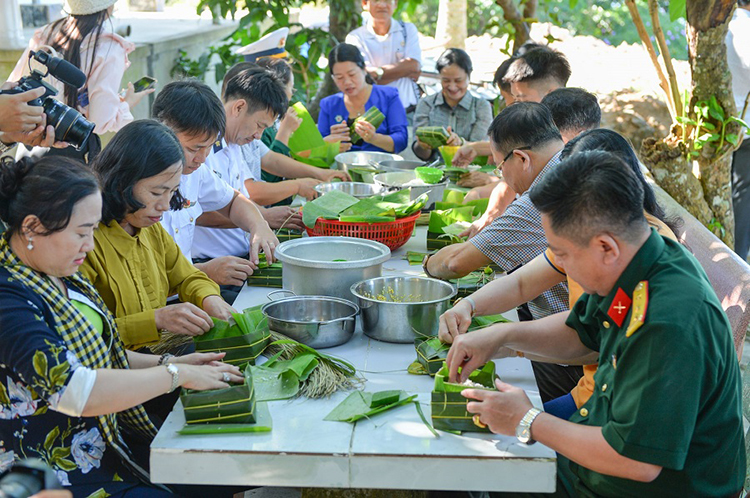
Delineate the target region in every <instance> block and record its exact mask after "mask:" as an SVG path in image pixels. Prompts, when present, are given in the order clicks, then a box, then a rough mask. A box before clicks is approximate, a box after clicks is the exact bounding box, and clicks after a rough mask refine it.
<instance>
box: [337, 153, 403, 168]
mask: <svg viewBox="0 0 750 498" xmlns="http://www.w3.org/2000/svg"><path fill="white" fill-rule="evenodd" d="M335 160H336V168H337V169H340V170H343V171H346V172H347V173H348V172H349V167H355V168H362V167H367V168H372V167H376V166H377V163H379V162H380V161H389V160H395V161H403V160H404V158H403V157H401V156H399V155H398V154H389V153H387V152H369V151H356V152H342V153H340V154H338V155H336V158H335Z"/></svg>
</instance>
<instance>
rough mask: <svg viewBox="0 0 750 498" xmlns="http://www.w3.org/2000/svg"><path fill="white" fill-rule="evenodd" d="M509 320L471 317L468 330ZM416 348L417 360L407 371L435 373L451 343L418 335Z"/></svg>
mask: <svg viewBox="0 0 750 498" xmlns="http://www.w3.org/2000/svg"><path fill="white" fill-rule="evenodd" d="M507 321H508V319H507V318H505V317H504V316H503V315H487V316H475V317H474V318H472V319H471V325H469V330H468V331H469V332H472V331H474V330H479V329H483V328H485V327H489V326H490V325H493V324H495V323H505V322H507ZM414 348H415V349H416V351H417V360H416V361H415V362H413V363H412V364H411V365H409V367H408V368H407V371H408V372H409V373H410V374H414V375H435V374H436V373H437V372H438V370H440V368H442V366H443V362H444V361H445V358H446V357H447V356H448V350H450V348H451V345H450V344H446V343H444V342H442V341H441V340H440V339H439V338H438V337H418V338H417V339H414Z"/></svg>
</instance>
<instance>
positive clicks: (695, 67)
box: [687, 0, 738, 247]
mask: <svg viewBox="0 0 750 498" xmlns="http://www.w3.org/2000/svg"><path fill="white" fill-rule="evenodd" d="M736 5H737V2H736V1H735V0H715V1H712V2H687V21H688V25H687V39H688V54H689V59H690V69H691V73H692V99H691V102H690V107H691V108H692V106H693V104H694V103H695V102H697V101H701V100H703V101H706V100H709V99H710V98H711V96H715V97H716V100H718V101H719V104H720V105H721V107H722V109H724V115H725V116H727V117H728V116H734V115H736V114H737V109H736V107H735V103H734V96H733V95H732V76H731V73H730V72H729V66H728V65H727V49H726V45H725V44H724V39H725V38H726V36H727V27H728V24H729V21H730V20H731V18H732V12H733V10H734V7H735V6H736ZM727 131H728V132H729V133H737V131H738V127H736V125H729V126H727ZM731 152H732V149H731V148H728V149H725V150H722V151H717V150H716V148H715V146H714V143H713V142H712V143H709V144H706V145H705V146H704V147H703V150H702V151H701V154H700V155H699V156H698V158H697V163H698V167H699V171H700V175H701V183H702V185H703V197H704V198H705V199H706V201H707V202H708V205H709V207H710V208H711V211H712V213H713V217H714V218H715V219H716V221H717V222H719V223H720V224H721V227H723V228H724V230H723V231H722V230H721V229H720V228H718V227H717V228H716V229H714V231H715V232H716V231H718V232H719V233H717V234H716V235H717V236H718V237H720V238H721V239H722V240H723V241H724V242H725V243H726V244H727V245H728V246H729V247H734V213H733V211H732V192H731V174H732V154H731Z"/></svg>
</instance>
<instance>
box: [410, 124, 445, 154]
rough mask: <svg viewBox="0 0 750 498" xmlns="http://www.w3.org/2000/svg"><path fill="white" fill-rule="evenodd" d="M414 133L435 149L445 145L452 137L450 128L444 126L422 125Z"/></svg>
mask: <svg viewBox="0 0 750 498" xmlns="http://www.w3.org/2000/svg"><path fill="white" fill-rule="evenodd" d="M414 134H415V135H417V138H418V139H419V140H420V141H421V142H424V143H426V144H427V145H429V146H430V147H432V148H433V149H437V148H438V147H440V146H441V145H445V144H446V143H448V139H449V138H450V137H451V134H450V133H448V130H446V129H445V127H444V126H420V127H419V128H417V129H416V131H415V132H414Z"/></svg>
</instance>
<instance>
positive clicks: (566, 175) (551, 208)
mask: <svg viewBox="0 0 750 498" xmlns="http://www.w3.org/2000/svg"><path fill="white" fill-rule="evenodd" d="M529 196H530V199H531V202H533V203H534V206H535V207H536V208H537V209H538V210H539V211H540V212H541V213H542V214H544V215H546V216H548V217H549V221H550V225H551V226H552V230H554V232H555V234H557V235H559V236H560V237H564V238H566V239H568V240H570V241H573V242H575V243H576V244H578V245H582V246H583V245H586V244H588V243H589V241H590V240H591V238H592V237H595V236H596V235H599V234H601V233H608V234H611V235H615V236H618V237H619V238H622V239H624V240H626V241H628V242H635V241H636V240H637V239H638V237H639V236H640V235H641V233H642V232H641V230H639V228H640V229H646V228H647V227H648V225H647V223H646V218H645V217H644V215H643V184H642V183H641V181H640V180H639V179H638V178H637V177H636V176H635V174H634V173H633V170H632V168H630V167H628V165H627V164H625V162H624V161H623V160H622V159H620V158H619V157H617V156H616V155H614V154H611V153H609V152H604V151H598V150H597V151H586V152H581V153H579V154H573V155H572V156H570V157H569V158H568V159H565V160H563V161H562V162H560V164H558V165H557V166H556V167H554V168H553V169H552V170H551V171H550V172H549V173H547V174H546V175H545V176H544V177H543V178H542V180H541V181H540V182H539V183H537V184H536V185H534V187H533V188H532V189H531V191H530V193H529Z"/></svg>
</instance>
